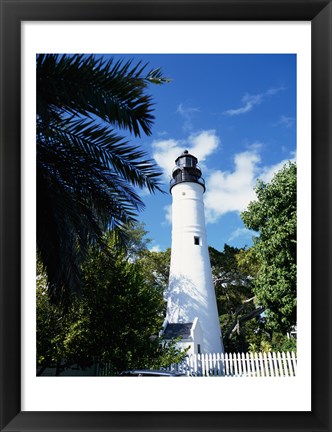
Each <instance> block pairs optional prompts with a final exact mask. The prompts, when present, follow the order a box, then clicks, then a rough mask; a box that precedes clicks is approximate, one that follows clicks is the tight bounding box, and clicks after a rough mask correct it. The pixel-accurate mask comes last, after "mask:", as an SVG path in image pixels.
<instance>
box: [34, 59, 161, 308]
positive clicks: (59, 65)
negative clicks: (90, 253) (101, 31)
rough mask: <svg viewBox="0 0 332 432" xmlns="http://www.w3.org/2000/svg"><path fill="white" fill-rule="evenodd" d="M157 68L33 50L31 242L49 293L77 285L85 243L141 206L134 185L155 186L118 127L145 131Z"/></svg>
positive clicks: (151, 170) (149, 166) (64, 298)
mask: <svg viewBox="0 0 332 432" xmlns="http://www.w3.org/2000/svg"><path fill="white" fill-rule="evenodd" d="M166 81H167V79H166V78H164V77H163V75H162V73H161V72H160V70H159V69H157V70H152V71H147V70H146V66H142V65H140V63H138V64H136V65H134V64H133V63H132V62H127V63H123V62H121V61H119V62H114V61H113V60H110V61H107V62H105V61H104V60H103V58H96V57H95V56H92V55H91V56H85V55H71V56H69V55H62V56H59V55H51V54H49V55H44V54H40V55H38V56H37V136H36V141H37V249H38V252H39V255H40V258H41V260H42V262H43V264H44V266H45V269H46V272H47V275H48V280H49V284H50V292H51V294H52V298H53V300H55V301H56V302H58V303H66V302H68V301H69V300H70V298H71V295H72V293H74V292H78V291H80V264H81V262H82V260H83V259H84V256H85V254H86V251H87V247H88V246H89V245H90V244H94V243H99V244H101V239H102V235H103V233H104V232H105V231H107V230H110V229H114V228H121V227H123V226H124V225H126V224H128V223H129V222H130V221H132V220H135V215H136V214H137V212H138V211H140V210H141V209H142V208H143V202H142V200H141V199H140V197H139V195H138V194H137V191H136V189H137V188H144V187H147V188H148V190H149V191H150V192H155V191H157V190H160V185H159V180H158V178H159V175H160V171H159V169H157V167H156V165H155V163H154V162H153V161H151V160H149V159H148V157H147V155H146V154H145V153H144V152H143V151H141V150H140V149H139V147H138V146H137V145H131V144H128V143H127V142H126V141H125V140H124V138H123V137H122V136H121V135H119V133H118V130H119V129H122V130H123V131H126V132H127V133H131V134H132V135H133V136H134V137H140V135H141V134H142V133H144V134H147V135H149V134H151V126H152V123H153V120H154V117H153V115H152V100H151V97H150V96H149V95H148V94H147V93H146V90H147V88H148V85H149V84H151V83H154V84H162V83H164V82H166Z"/></svg>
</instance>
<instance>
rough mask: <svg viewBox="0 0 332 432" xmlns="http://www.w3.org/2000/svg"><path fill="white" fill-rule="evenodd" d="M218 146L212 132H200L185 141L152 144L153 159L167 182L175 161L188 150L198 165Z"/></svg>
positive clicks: (163, 141)
mask: <svg viewBox="0 0 332 432" xmlns="http://www.w3.org/2000/svg"><path fill="white" fill-rule="evenodd" d="M218 145H219V138H218V137H217V135H216V133H215V131H214V130H208V131H201V132H199V133H197V134H192V135H190V136H189V137H188V138H187V139H185V140H174V139H168V140H159V141H154V142H153V143H152V148H153V157H154V159H155V161H156V162H157V164H158V165H159V166H160V167H161V168H162V170H163V171H164V177H165V179H167V180H169V179H170V176H171V174H172V170H173V168H174V166H175V159H176V158H177V157H178V156H180V154H181V153H183V151H184V150H186V149H187V150H188V151H189V152H190V153H192V154H194V155H195V156H196V157H197V158H198V161H199V163H201V162H204V160H205V159H206V158H207V157H208V156H209V155H210V154H212V153H213V152H214V151H215V150H216V149H217V147H218Z"/></svg>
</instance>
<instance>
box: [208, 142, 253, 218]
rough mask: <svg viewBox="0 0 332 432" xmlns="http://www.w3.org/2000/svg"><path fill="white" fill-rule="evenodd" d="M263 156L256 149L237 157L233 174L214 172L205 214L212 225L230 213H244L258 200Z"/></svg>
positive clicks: (209, 183) (209, 179) (210, 181)
mask: <svg viewBox="0 0 332 432" xmlns="http://www.w3.org/2000/svg"><path fill="white" fill-rule="evenodd" d="M259 162H260V156H259V154H258V153H257V150H256V148H255V149H253V150H249V151H246V152H242V153H238V154H236V155H235V157H234V163H235V170H234V171H233V172H222V171H220V170H218V171H214V172H213V173H212V174H211V175H210V176H209V178H208V179H207V180H206V194H205V213H206V220H207V222H210V223H213V222H216V221H217V219H219V217H220V216H222V215H223V214H226V213H228V212H241V211H242V210H244V209H245V208H246V207H247V205H248V204H249V202H250V201H252V200H254V199H255V192H254V190H253V188H254V186H255V182H256V178H257V177H256V176H257V172H258V167H257V165H258V163H259Z"/></svg>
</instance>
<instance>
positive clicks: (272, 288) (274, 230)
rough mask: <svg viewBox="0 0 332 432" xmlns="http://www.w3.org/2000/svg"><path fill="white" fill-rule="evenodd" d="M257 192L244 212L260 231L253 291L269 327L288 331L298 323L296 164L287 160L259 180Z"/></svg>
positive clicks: (253, 225) (247, 223) (255, 248)
mask: <svg viewBox="0 0 332 432" xmlns="http://www.w3.org/2000/svg"><path fill="white" fill-rule="evenodd" d="M256 194H257V200H256V201H253V202H251V203H250V204H249V206H248V209H247V210H246V211H244V212H243V213H242V219H243V222H244V223H245V225H246V226H247V227H248V228H250V229H252V230H255V231H259V237H258V238H257V239H256V241H255V244H254V246H253V251H254V254H255V257H256V259H257V261H258V262H259V269H258V271H257V274H256V276H255V281H254V286H253V291H254V293H255V296H256V298H257V301H258V302H259V304H260V305H262V307H264V309H265V314H266V320H267V323H266V325H267V327H268V328H270V329H273V330H277V331H280V332H281V333H283V334H285V333H286V332H289V331H290V330H291V328H292V327H293V326H295V325H296V291H297V290H296V164H295V163H288V164H287V165H286V166H284V168H283V169H282V170H281V171H279V172H278V173H277V174H276V175H275V176H274V178H273V179H272V180H271V182H270V183H269V184H265V183H263V182H262V181H259V182H258V184H257V187H256Z"/></svg>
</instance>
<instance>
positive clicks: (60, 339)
mask: <svg viewBox="0 0 332 432" xmlns="http://www.w3.org/2000/svg"><path fill="white" fill-rule="evenodd" d="M105 242H106V243H107V244H108V246H109V248H110V251H111V252H110V253H107V254H105V253H104V252H103V250H102V249H100V248H98V247H96V246H95V247H92V248H90V250H89V253H88V258H87V260H86V261H85V263H84V266H83V277H82V282H83V296H82V297H77V298H76V299H75V300H74V301H73V302H72V304H71V305H70V308H69V310H68V311H67V313H66V314H63V313H62V311H61V308H59V307H58V306H57V305H54V304H51V303H50V301H49V298H48V296H47V295H44V294H45V293H46V292H47V289H48V287H47V281H46V277H45V274H43V272H41V271H39V275H38V280H40V281H43V283H42V284H43V287H41V286H40V283H39V288H38V289H37V364H38V366H39V367H40V368H45V367H50V366H52V367H57V366H58V369H59V368H60V367H61V368H62V369H65V368H69V367H70V366H72V365H73V364H77V365H79V367H81V368H84V367H87V366H89V365H91V364H92V363H93V362H96V361H98V363H99V364H101V365H103V364H104V365H105V364H110V365H111V366H112V370H113V373H115V374H116V373H117V372H121V371H122V370H125V369H131V368H149V367H161V366H167V365H169V364H170V363H173V362H177V361H179V359H181V358H183V352H182V351H181V350H179V349H177V348H176V347H175V345H174V344H167V343H166V342H165V341H162V339H161V338H160V337H159V330H160V329H161V327H162V323H163V320H164V302H163V296H162V290H161V289H160V287H159V286H158V284H151V283H149V281H147V280H146V278H145V272H144V271H143V267H142V265H141V263H139V261H138V260H136V261H132V260H131V259H128V256H127V255H126V254H125V253H124V252H123V251H120V250H119V249H118V248H116V247H115V236H114V235H108V237H107V239H105Z"/></svg>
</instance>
